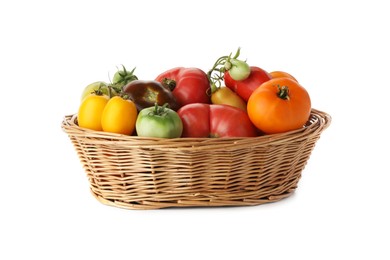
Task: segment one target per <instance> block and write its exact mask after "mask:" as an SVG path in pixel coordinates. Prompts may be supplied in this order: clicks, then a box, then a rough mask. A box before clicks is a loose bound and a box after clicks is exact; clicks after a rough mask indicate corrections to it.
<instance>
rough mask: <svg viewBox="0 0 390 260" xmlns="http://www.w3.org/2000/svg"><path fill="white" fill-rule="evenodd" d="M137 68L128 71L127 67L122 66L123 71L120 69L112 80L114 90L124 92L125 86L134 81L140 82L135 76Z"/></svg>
mask: <svg viewBox="0 0 390 260" xmlns="http://www.w3.org/2000/svg"><path fill="white" fill-rule="evenodd" d="M135 69H136V67H134V68H133V69H132V70H131V71H127V69H126V67H125V66H124V65H122V70H120V69H118V70H117V72H116V73H115V75H114V77H113V80H112V88H113V89H114V90H115V91H116V92H117V93H120V92H122V88H123V86H125V85H126V84H127V83H129V82H132V81H134V80H138V77H137V76H136V75H134V71H135Z"/></svg>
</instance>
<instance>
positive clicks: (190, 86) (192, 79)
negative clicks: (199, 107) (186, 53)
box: [155, 67, 210, 106]
mask: <svg viewBox="0 0 390 260" xmlns="http://www.w3.org/2000/svg"><path fill="white" fill-rule="evenodd" d="M155 80H156V81H158V82H161V83H162V84H164V85H168V86H169V88H170V89H171V90H172V93H173V95H174V96H175V98H176V100H177V102H178V103H179V106H184V105H186V104H190V103H210V97H209V95H208V94H207V91H208V89H209V88H210V82H209V79H208V77H207V75H206V73H205V72H204V71H203V70H201V69H198V68H183V67H177V68H173V69H170V70H167V71H165V72H163V73H161V74H160V75H158V76H157V77H156V79H155Z"/></svg>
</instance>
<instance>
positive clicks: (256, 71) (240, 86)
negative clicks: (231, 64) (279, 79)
mask: <svg viewBox="0 0 390 260" xmlns="http://www.w3.org/2000/svg"><path fill="white" fill-rule="evenodd" d="M250 69H251V73H250V74H249V77H248V78H246V79H244V80H240V81H236V80H234V79H232V77H231V76H230V74H229V71H226V72H225V74H224V81H225V85H226V87H228V88H230V89H231V90H233V91H234V92H236V93H237V94H238V95H239V96H240V97H241V98H242V99H244V100H245V101H248V99H249V97H250V96H251V94H252V93H253V91H255V89H257V88H258V87H259V86H260V85H261V84H263V83H264V82H266V81H268V80H270V79H271V75H270V74H269V73H268V72H266V71H265V70H263V69H261V68H259V67H254V66H251V67H250Z"/></svg>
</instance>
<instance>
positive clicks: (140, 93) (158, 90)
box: [123, 80, 179, 111]
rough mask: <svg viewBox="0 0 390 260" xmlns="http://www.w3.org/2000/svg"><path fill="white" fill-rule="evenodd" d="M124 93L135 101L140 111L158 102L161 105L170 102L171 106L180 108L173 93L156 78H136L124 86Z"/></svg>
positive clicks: (175, 108)
mask: <svg viewBox="0 0 390 260" xmlns="http://www.w3.org/2000/svg"><path fill="white" fill-rule="evenodd" d="M123 93H124V94H126V95H128V97H129V98H130V99H131V100H133V101H134V103H135V105H136V106H137V109H138V111H141V110H142V109H144V108H147V107H152V106H154V105H155V104H156V103H157V104H158V105H160V106H162V105H164V104H165V103H168V106H169V108H171V109H173V110H175V111H176V110H178V109H179V104H178V103H177V101H176V98H175V96H174V95H173V93H172V92H171V91H170V90H169V89H167V88H166V87H164V86H163V85H162V84H161V83H160V82H158V81H155V80H134V81H132V82H130V83H128V84H127V85H126V86H124V87H123Z"/></svg>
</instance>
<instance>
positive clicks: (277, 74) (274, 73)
mask: <svg viewBox="0 0 390 260" xmlns="http://www.w3.org/2000/svg"><path fill="white" fill-rule="evenodd" d="M269 74H270V75H271V78H273V79H274V78H290V79H292V80H295V81H296V82H298V80H297V79H296V78H294V77H293V76H292V75H291V74H289V73H287V72H284V71H280V70H279V71H272V72H270V73H269Z"/></svg>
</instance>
